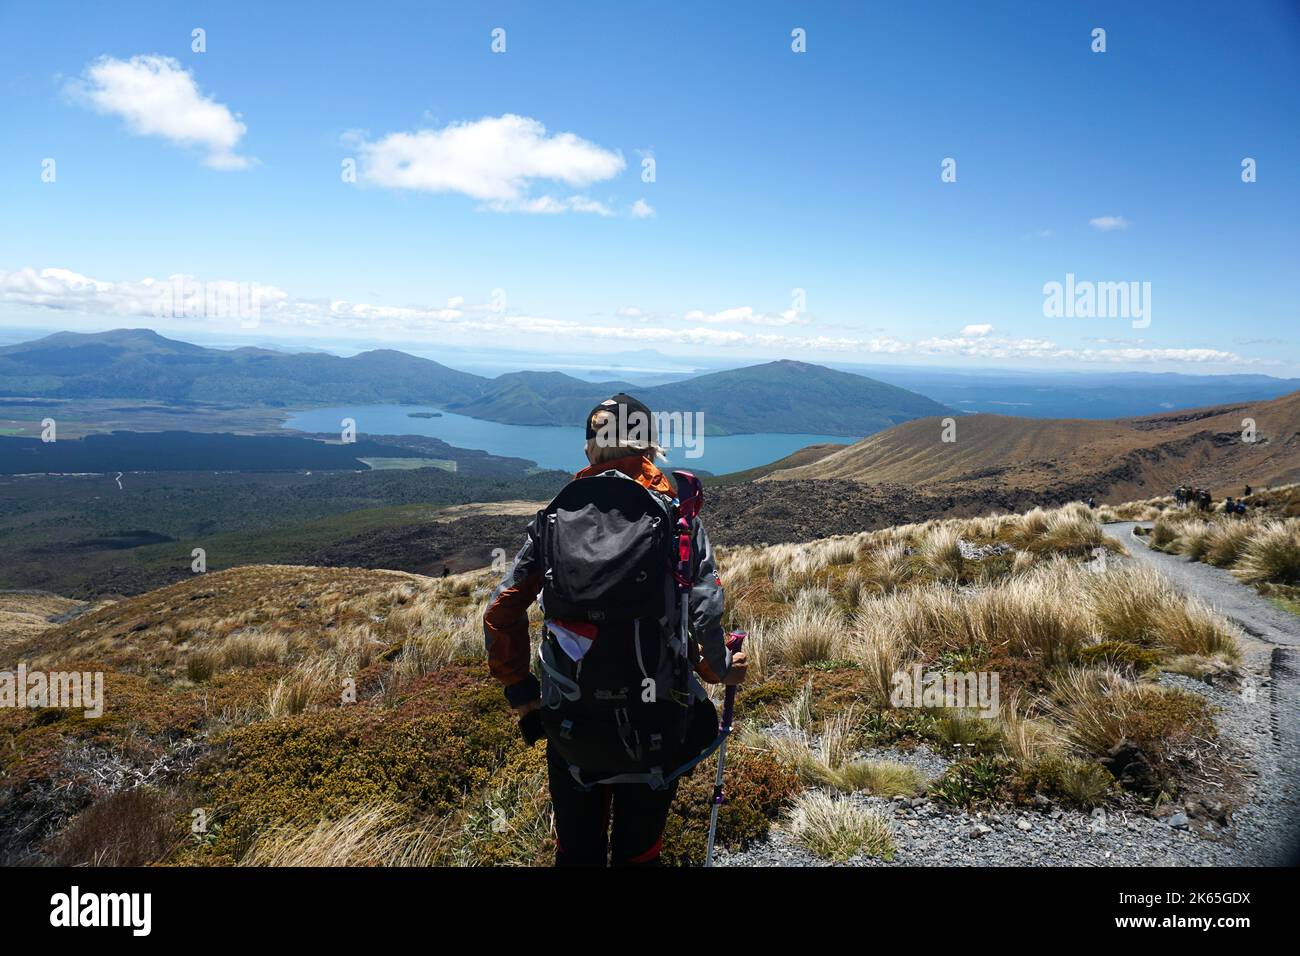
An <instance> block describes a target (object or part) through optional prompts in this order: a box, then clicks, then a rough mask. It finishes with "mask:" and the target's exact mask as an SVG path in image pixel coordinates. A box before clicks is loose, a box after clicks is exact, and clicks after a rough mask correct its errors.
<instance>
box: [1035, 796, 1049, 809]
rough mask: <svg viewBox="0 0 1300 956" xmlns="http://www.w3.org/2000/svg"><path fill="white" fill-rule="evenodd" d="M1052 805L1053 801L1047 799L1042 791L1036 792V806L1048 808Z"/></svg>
mask: <svg viewBox="0 0 1300 956" xmlns="http://www.w3.org/2000/svg"><path fill="white" fill-rule="evenodd" d="M1051 805H1052V801H1051V800H1049V799H1047V797H1045V796H1043V795H1042V794H1041V793H1036V794H1034V806H1036V807H1038V808H1040V809H1046V808H1047V807H1050V806H1051Z"/></svg>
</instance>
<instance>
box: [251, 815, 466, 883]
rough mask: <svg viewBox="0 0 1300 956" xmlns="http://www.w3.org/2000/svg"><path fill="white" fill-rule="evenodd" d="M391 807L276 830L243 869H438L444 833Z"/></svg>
mask: <svg viewBox="0 0 1300 956" xmlns="http://www.w3.org/2000/svg"><path fill="white" fill-rule="evenodd" d="M407 816H408V815H407V813H406V812H405V811H404V810H403V809H402V808H401V807H399V806H396V805H392V804H372V805H369V806H364V807H359V808H358V809H356V810H353V811H352V812H351V813H348V814H346V815H345V816H342V817H338V818H337V819H324V820H320V821H319V822H317V823H315V824H311V825H297V826H294V825H290V826H283V827H277V828H275V829H272V830H270V831H268V832H266V833H264V834H263V835H262V836H261V837H259V838H258V840H257V842H256V843H255V844H254V845H253V847H252V849H251V850H249V852H248V853H247V854H246V855H245V856H244V858H243V859H242V860H241V861H240V865H241V866H274V867H294V866H421V867H424V866H433V865H436V864H437V862H438V861H439V859H440V857H441V856H442V853H441V852H440V851H441V849H442V847H441V846H440V840H442V839H445V837H444V835H442V834H440V833H439V832H437V831H436V830H435V829H433V828H431V827H429V826H427V825H426V826H421V825H418V824H413V823H411V822H409V821H408V819H407Z"/></svg>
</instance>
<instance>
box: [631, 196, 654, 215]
mask: <svg viewBox="0 0 1300 956" xmlns="http://www.w3.org/2000/svg"><path fill="white" fill-rule="evenodd" d="M654 214H655V210H654V207H653V206H651V205H650V204H649V203H648V202H646V201H645V200H644V199H638V200H637V201H636V202H634V203H632V218H633V219H651V218H653V217H654Z"/></svg>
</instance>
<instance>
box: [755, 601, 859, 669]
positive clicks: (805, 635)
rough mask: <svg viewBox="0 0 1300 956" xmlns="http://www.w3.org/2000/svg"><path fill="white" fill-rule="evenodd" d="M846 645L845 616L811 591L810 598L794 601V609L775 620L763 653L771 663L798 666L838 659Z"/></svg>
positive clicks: (842, 655)
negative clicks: (775, 622)
mask: <svg viewBox="0 0 1300 956" xmlns="http://www.w3.org/2000/svg"><path fill="white" fill-rule="evenodd" d="M803 594H809V592H803ZM803 594H801V596H800V597H801V598H802V597H803ZM846 644H847V636H846V628H845V623H844V619H843V618H842V617H841V616H840V614H839V612H838V611H836V610H835V609H834V608H833V607H827V606H825V605H824V604H823V603H822V602H821V601H820V599H819V598H817V596H816V594H815V593H814V594H813V596H812V597H811V598H810V599H809V600H806V601H803V600H799V601H796V603H795V606H794V608H793V610H791V612H790V613H789V614H788V615H787V616H786V617H785V618H783V619H782V620H780V621H779V622H777V624H776V625H775V627H773V628H772V630H771V633H770V637H768V639H767V640H766V641H765V643H764V647H763V653H764V655H765V657H766V659H767V660H768V661H770V662H772V663H781V664H791V665H794V666H801V665H804V664H813V663H817V662H819V661H831V660H839V659H841V658H843V657H844V656H845V655H844V648H845V646H846Z"/></svg>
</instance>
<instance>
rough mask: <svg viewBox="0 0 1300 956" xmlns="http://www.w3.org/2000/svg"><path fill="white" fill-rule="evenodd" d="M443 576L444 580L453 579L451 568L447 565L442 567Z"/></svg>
mask: <svg viewBox="0 0 1300 956" xmlns="http://www.w3.org/2000/svg"><path fill="white" fill-rule="evenodd" d="M442 576H443V577H444V578H449V577H451V568H449V567H447V565H445V564H444V565H443V566H442Z"/></svg>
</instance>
